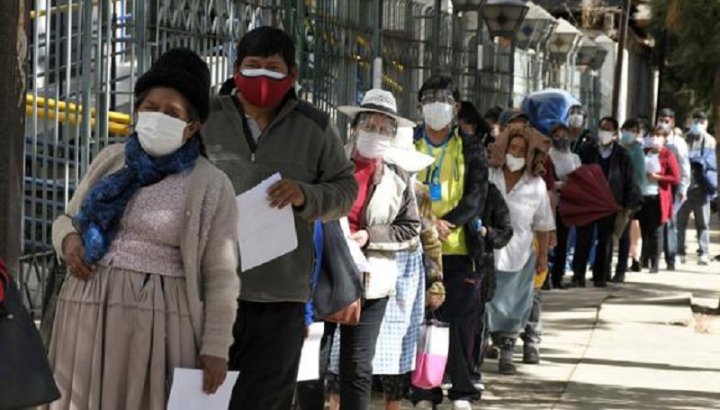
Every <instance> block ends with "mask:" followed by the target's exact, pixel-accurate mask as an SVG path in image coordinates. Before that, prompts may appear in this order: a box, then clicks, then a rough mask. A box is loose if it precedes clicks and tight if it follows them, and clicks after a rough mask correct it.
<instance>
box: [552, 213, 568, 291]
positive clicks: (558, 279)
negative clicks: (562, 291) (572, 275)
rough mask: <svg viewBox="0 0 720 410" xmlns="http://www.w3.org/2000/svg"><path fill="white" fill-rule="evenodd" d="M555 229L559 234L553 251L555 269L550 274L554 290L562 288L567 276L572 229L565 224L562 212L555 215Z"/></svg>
mask: <svg viewBox="0 0 720 410" xmlns="http://www.w3.org/2000/svg"><path fill="white" fill-rule="evenodd" d="M555 229H556V234H557V246H555V249H553V261H552V262H553V267H552V272H551V273H550V276H551V280H552V285H553V287H554V288H557V287H560V285H561V284H562V280H563V276H565V264H566V263H567V251H568V246H567V245H568V236H570V228H569V227H568V226H566V225H565V224H564V223H563V220H562V218H561V217H560V211H558V212H556V214H555Z"/></svg>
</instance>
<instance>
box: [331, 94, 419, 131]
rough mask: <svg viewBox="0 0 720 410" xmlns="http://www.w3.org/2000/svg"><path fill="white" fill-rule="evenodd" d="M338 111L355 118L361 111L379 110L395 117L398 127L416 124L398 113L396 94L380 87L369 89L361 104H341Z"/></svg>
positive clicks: (378, 111)
mask: <svg viewBox="0 0 720 410" xmlns="http://www.w3.org/2000/svg"><path fill="white" fill-rule="evenodd" d="M338 111H340V112H341V113H343V114H345V115H347V116H348V117H350V118H353V119H354V118H355V117H356V116H357V115H358V114H359V113H361V112H377V113H380V114H385V115H387V116H388V117H391V118H394V119H395V121H397V126H398V128H400V127H414V126H415V123H414V122H413V121H411V120H409V119H407V118H404V117H401V116H399V115H398V113H397V102H396V101H395V96H394V95H392V93H391V92H390V91H386V90H381V89H379V88H373V89H370V90H368V91H367V92H366V93H365V95H364V96H363V99H362V102H361V103H360V105H359V106H357V105H341V106H340V107H338Z"/></svg>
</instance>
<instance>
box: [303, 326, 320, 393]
mask: <svg viewBox="0 0 720 410" xmlns="http://www.w3.org/2000/svg"><path fill="white" fill-rule="evenodd" d="M324 332H325V323H323V322H318V323H313V324H311V325H310V329H309V330H308V337H306V338H305V342H304V343H303V347H302V353H301V355H300V368H299V369H298V376H297V381H299V382H304V381H308V380H317V379H319V378H320V342H321V340H322V335H323V333H324Z"/></svg>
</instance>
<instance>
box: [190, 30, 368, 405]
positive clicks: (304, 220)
mask: <svg viewBox="0 0 720 410" xmlns="http://www.w3.org/2000/svg"><path fill="white" fill-rule="evenodd" d="M294 58H295V47H294V45H293V42H292V39H291V38H290V36H288V35H287V34H286V33H285V32H283V31H281V30H278V29H275V28H271V27H261V28H258V29H255V30H253V31H250V32H249V33H247V34H246V35H245V36H244V37H243V38H242V39H241V40H240V41H239V42H238V45H237V61H236V62H235V67H234V69H235V72H234V78H233V79H232V80H229V81H228V82H227V83H226V84H225V85H224V86H223V89H225V90H226V91H229V93H228V94H229V95H222V96H219V97H217V98H215V99H213V100H212V101H211V108H210V110H211V112H210V118H209V119H208V121H207V122H206V124H205V127H204V129H203V133H204V135H205V144H206V147H207V155H208V157H209V158H210V160H211V161H212V162H214V163H215V165H217V166H218V167H219V168H220V169H222V170H223V171H225V173H226V174H228V176H229V177H230V180H231V181H232V183H233V185H234V187H235V192H236V193H237V194H240V193H243V192H245V191H247V190H248V189H250V188H252V187H254V186H256V185H257V184H258V183H260V182H261V181H263V180H264V179H266V178H267V177H269V176H271V175H273V174H275V173H277V172H279V173H280V175H281V176H282V178H283V179H282V180H281V181H280V182H278V183H277V184H275V185H274V186H272V187H271V188H270V189H269V190H268V192H267V197H268V204H269V206H271V207H277V208H284V207H286V206H292V208H293V211H294V213H295V227H296V230H297V235H298V238H297V239H298V247H297V249H296V250H295V251H293V252H291V253H289V254H287V255H284V256H282V257H280V258H277V259H274V260H272V261H270V262H268V263H266V264H264V265H261V266H259V267H256V268H253V269H250V270H248V271H244V272H242V273H240V279H241V283H242V285H241V292H240V300H239V302H238V316H237V319H236V322H235V327H234V330H233V336H234V339H235V341H234V343H233V346H232V347H231V348H230V361H229V366H230V368H231V370H239V371H240V377H239V378H238V380H237V383H236V384H235V388H234V390H233V397H232V400H231V403H230V408H231V409H264V410H276V409H277V410H281V409H282V410H285V409H288V408H290V406H291V401H292V395H293V390H294V387H295V379H296V375H297V370H298V365H299V361H300V350H301V348H302V344H303V338H304V337H303V331H304V325H305V323H304V321H305V318H304V314H305V302H307V301H308V299H309V296H310V282H311V281H310V274H311V272H312V267H313V247H312V246H313V232H312V225H313V222H314V221H315V220H317V219H322V220H332V219H337V218H339V217H341V216H344V215H347V214H348V212H349V211H350V209H351V207H352V205H353V202H354V200H355V197H356V195H357V190H358V185H357V182H356V180H355V178H354V175H353V165H352V163H351V162H350V161H349V160H348V158H347V157H346V155H345V153H344V150H343V147H342V141H341V139H340V137H339V136H338V134H337V130H336V129H335V127H334V126H333V124H332V123H331V121H330V118H329V116H328V115H327V114H325V113H323V112H321V111H320V110H318V109H317V108H315V107H314V106H312V105H311V104H309V103H307V102H305V101H301V100H299V99H298V97H297V95H296V94H295V90H294V89H293V84H294V83H295V80H296V78H297V72H298V71H297V67H296V65H295V61H294ZM239 212H248V211H247V210H243V209H240V210H239ZM208 313H211V312H208Z"/></svg>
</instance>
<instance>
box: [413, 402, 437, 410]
mask: <svg viewBox="0 0 720 410" xmlns="http://www.w3.org/2000/svg"><path fill="white" fill-rule="evenodd" d="M415 408H416V409H423V410H435V403H433V402H431V401H430V400H421V401H419V402H417V404H416V405H415Z"/></svg>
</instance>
